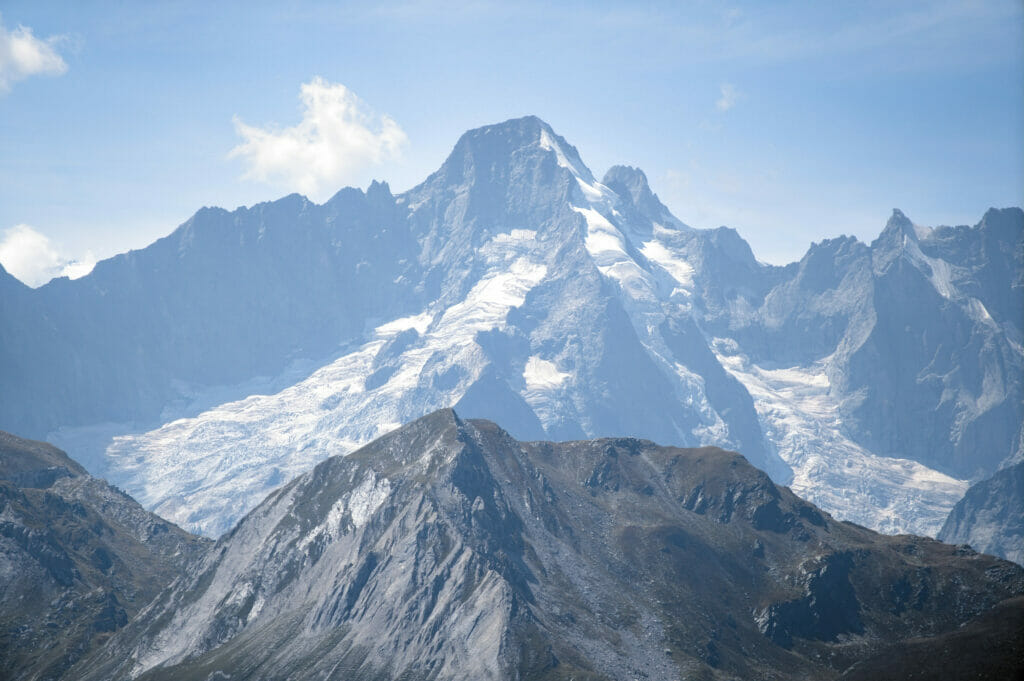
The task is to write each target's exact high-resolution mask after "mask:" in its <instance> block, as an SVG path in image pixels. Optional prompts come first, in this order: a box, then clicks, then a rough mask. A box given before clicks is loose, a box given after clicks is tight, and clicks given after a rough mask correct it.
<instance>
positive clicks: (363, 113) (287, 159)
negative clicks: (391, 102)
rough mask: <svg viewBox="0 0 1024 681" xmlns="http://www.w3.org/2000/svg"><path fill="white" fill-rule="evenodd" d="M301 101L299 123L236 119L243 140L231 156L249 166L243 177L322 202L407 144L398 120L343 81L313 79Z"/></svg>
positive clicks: (237, 129)
mask: <svg viewBox="0 0 1024 681" xmlns="http://www.w3.org/2000/svg"><path fill="white" fill-rule="evenodd" d="M301 99H302V106H303V114H302V121H301V122H299V124H298V125H296V126H294V127H290V128H282V129H274V128H260V127H257V126H252V125H247V124H246V123H243V122H242V121H241V120H240V119H239V118H238V117H237V116H236V117H235V130H236V131H237V132H238V134H239V135H240V136H241V137H242V138H243V140H244V141H243V142H242V143H241V144H239V145H238V146H236V147H235V148H234V149H232V150H231V153H230V157H233V158H235V157H237V158H241V159H243V160H244V161H245V162H246V164H247V165H248V169H247V170H246V172H245V175H244V176H243V177H245V178H246V179H250V180H258V181H260V182H267V183H270V184H273V185H277V186H279V187H281V188H283V189H285V190H288V191H298V192H301V193H303V194H305V195H307V196H309V197H311V198H313V199H315V200H322V199H324V198H327V195H329V193H331V192H333V191H334V190H337V189H338V188H340V187H341V186H342V185H344V184H354V183H356V182H358V181H359V180H361V179H363V177H362V174H363V172H364V171H365V170H366V169H367V168H369V167H370V166H374V165H379V164H381V163H383V162H385V161H388V160H392V159H396V158H398V157H399V156H400V154H401V152H402V148H403V147H404V146H405V144H406V142H407V137H406V135H405V132H404V131H403V130H402V128H401V127H399V125H398V123H396V122H395V121H394V120H393V119H392V118H391V117H390V116H387V115H377V114H375V113H374V112H373V111H372V110H371V109H370V108H369V107H368V106H367V105H366V103H365V102H363V101H362V100H361V99H359V97H357V96H356V95H355V93H353V92H352V91H351V90H349V89H348V88H347V87H345V86H344V85H342V84H341V83H329V82H327V81H326V80H324V79H323V78H319V77H317V78H314V79H313V80H312V81H310V82H308V83H305V84H303V85H302V92H301Z"/></svg>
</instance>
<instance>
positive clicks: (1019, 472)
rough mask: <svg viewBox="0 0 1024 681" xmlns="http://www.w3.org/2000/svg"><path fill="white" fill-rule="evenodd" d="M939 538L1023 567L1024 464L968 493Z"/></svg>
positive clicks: (998, 474)
mask: <svg viewBox="0 0 1024 681" xmlns="http://www.w3.org/2000/svg"><path fill="white" fill-rule="evenodd" d="M939 539H941V540H942V541H944V542H948V543H950V544H969V545H970V546H971V547H973V548H974V549H976V550H978V551H981V552H982V553H991V554H992V555H994V556H1000V557H1001V558H1006V559H1007V560H1012V561H1014V562H1015V563H1018V564H1021V565H1024V462H1019V463H1016V464H1014V465H1012V466H1007V467H1006V468H1004V469H1002V470H1001V471H999V472H998V473H996V474H995V475H993V476H992V477H991V478H989V479H988V480H982V481H981V482H979V483H978V484H976V485H973V486H972V487H971V488H970V489H969V490H967V494H966V495H965V496H964V498H963V499H961V500H960V501H959V502H958V503H957V505H956V506H954V507H953V510H952V511H950V513H949V518H947V519H946V524H945V525H943V526H942V530H941V531H940V532H939Z"/></svg>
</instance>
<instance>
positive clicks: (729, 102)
mask: <svg viewBox="0 0 1024 681" xmlns="http://www.w3.org/2000/svg"><path fill="white" fill-rule="evenodd" d="M718 91H719V97H718V101H716V102H715V108H716V109H718V110H719V111H728V110H729V109H731V108H733V107H734V106H736V102H737V101H739V98H740V93H739V90H737V89H736V86H735V85H733V84H732V83H722V84H721V85H720V86H718Z"/></svg>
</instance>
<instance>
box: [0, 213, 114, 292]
mask: <svg viewBox="0 0 1024 681" xmlns="http://www.w3.org/2000/svg"><path fill="white" fill-rule="evenodd" d="M95 264H96V258H95V257H94V256H93V254H92V253H91V252H87V253H86V254H85V255H84V256H83V257H82V258H81V259H73V258H69V257H68V256H67V255H66V254H64V253H62V252H61V251H60V250H59V249H58V248H57V247H56V246H54V244H53V242H51V241H50V239H49V238H48V237H47V236H46V235H45V234H42V233H40V232H38V231H36V230H35V229H33V228H32V227H30V226H29V225H15V226H14V227H11V228H9V229H6V230H4V232H3V237H2V238H0V265H3V267H4V269H5V270H7V271H8V273H10V274H12V275H14V276H15V277H17V278H18V279H20V280H21V281H22V282H23V283H25V284H27V285H29V286H32V287H33V288H34V287H38V286H42V285H43V284H45V283H46V282H48V281H50V280H51V279H53V278H54V277H70V278H71V279H78V278H79V277H84V276H85V275H87V274H89V272H91V271H92V268H93V266H94V265H95Z"/></svg>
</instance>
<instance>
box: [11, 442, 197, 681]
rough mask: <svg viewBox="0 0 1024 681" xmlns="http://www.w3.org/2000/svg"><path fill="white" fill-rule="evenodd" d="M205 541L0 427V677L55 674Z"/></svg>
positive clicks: (157, 588)
mask: <svg viewBox="0 0 1024 681" xmlns="http://www.w3.org/2000/svg"><path fill="white" fill-rule="evenodd" d="M208 543H209V542H208V541H207V540H203V539H200V538H198V537H194V536H192V535H189V534H187V533H186V532H183V531H182V530H180V529H179V528H177V527H176V526H174V525H171V524H170V523H168V522H166V521H164V520H162V519H160V518H158V517H157V516H155V515H153V514H152V513H148V512H147V511H145V510H144V509H143V508H142V507H141V506H139V505H138V504H137V503H136V502H135V501H133V500H132V499H131V498H130V497H128V496H127V495H125V494H124V493H123V492H120V491H119V490H117V489H115V488H113V487H110V486H109V485H107V484H106V483H105V482H103V481H102V480H97V479H96V478H92V477H90V476H89V475H88V474H86V473H85V471H84V469H82V467H81V466H79V465H78V464H77V463H75V462H74V461H72V460H71V459H69V458H68V457H67V456H66V455H65V454H64V453H63V452H61V451H60V450H58V449H56V448H54V447H51V446H49V445H47V444H44V443H41V442H33V441H31V440H23V439H20V438H17V437H15V436H13V435H10V434H8V433H4V432H0V676H2V677H3V678H4V679H11V680H12V681H13V680H15V679H17V680H26V681H28V680H30V679H31V680H35V679H40V680H42V679H57V678H60V677H61V676H62V674H64V673H65V672H66V671H67V669H68V668H69V667H71V665H73V664H74V663H75V662H77V661H78V660H79V659H80V658H82V657H83V656H84V655H86V654H87V653H89V652H90V651H92V650H93V649H95V648H96V647H97V646H99V645H100V644H102V643H103V642H104V641H106V640H107V639H108V638H109V637H110V636H111V634H113V633H114V632H115V631H117V630H118V629H120V628H121V627H123V626H124V625H125V624H126V623H127V622H128V620H129V619H130V618H131V617H132V616H134V615H135V614H136V613H137V612H138V611H139V610H140V609H141V608H142V606H144V605H145V604H146V603H148V602H149V601H150V600H151V599H152V598H153V597H154V596H155V595H156V594H157V593H158V592H159V591H160V590H161V589H162V588H164V587H165V586H166V585H167V584H169V583H170V581H171V580H172V579H173V578H174V577H175V576H176V575H177V573H178V571H179V570H181V568H182V567H183V566H184V565H185V563H187V562H188V561H189V560H191V559H193V558H195V557H196V556H197V555H198V554H199V553H201V552H202V551H203V550H204V548H205V547H206V546H207V544H208ZM66 678H71V677H66Z"/></svg>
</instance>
